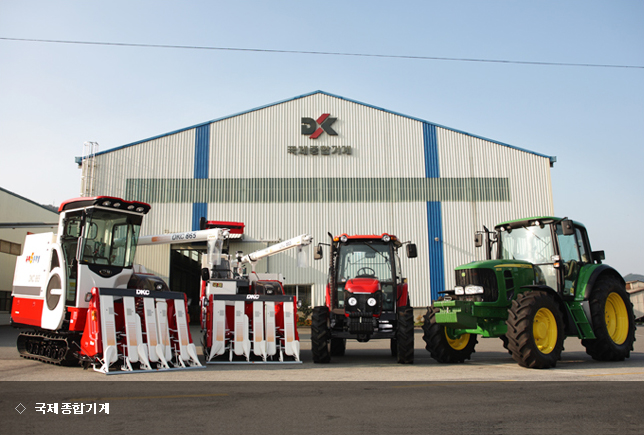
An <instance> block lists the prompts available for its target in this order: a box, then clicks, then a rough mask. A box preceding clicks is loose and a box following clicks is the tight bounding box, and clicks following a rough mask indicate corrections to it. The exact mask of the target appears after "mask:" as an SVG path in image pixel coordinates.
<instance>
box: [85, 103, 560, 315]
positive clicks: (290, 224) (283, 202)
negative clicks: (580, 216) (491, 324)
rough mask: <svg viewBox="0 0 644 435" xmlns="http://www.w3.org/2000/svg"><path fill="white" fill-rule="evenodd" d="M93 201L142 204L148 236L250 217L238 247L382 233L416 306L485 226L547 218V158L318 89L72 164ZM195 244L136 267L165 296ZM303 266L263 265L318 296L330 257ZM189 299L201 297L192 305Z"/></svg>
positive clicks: (155, 254) (288, 259) (469, 250)
mask: <svg viewBox="0 0 644 435" xmlns="http://www.w3.org/2000/svg"><path fill="white" fill-rule="evenodd" d="M77 162H78V163H79V164H80V165H81V167H82V168H83V171H84V173H87V174H89V175H88V178H86V182H85V189H86V193H87V194H91V195H110V196H116V197H122V198H124V199H127V200H137V201H143V202H147V203H149V204H150V205H151V206H152V210H151V212H150V213H149V214H148V216H147V217H146V219H145V220H144V224H143V227H142V229H141V234H142V235H152V234H163V233H174V232H181V231H186V230H190V229H198V226H199V219H200V218H201V217H206V218H207V219H208V220H216V221H232V222H241V223H243V224H244V226H245V227H244V233H243V236H242V237H241V238H238V239H234V240H233V241H232V243H231V251H232V252H234V251H244V252H245V253H248V252H251V251H254V250H257V249H261V248H264V247H266V246H269V245H271V244H273V243H277V242H279V241H283V240H286V239H288V238H291V237H294V236H297V235H299V234H303V233H307V234H310V235H312V236H313V237H314V243H315V244H317V243H320V242H321V243H328V242H329V235H328V234H329V233H331V234H332V235H340V234H342V233H347V234H350V235H352V234H382V233H385V232H386V233H390V234H395V235H396V236H398V237H399V238H400V239H401V240H402V241H404V242H406V241H411V242H413V243H415V244H416V245H417V247H418V257H417V258H415V259H407V258H405V256H404V255H402V257H403V258H401V260H402V268H403V275H404V276H405V277H406V278H407V279H408V283H409V289H410V294H411V303H412V305H413V306H414V307H422V306H427V305H429V304H430V303H431V301H432V300H433V299H435V298H437V297H438V292H439V291H442V290H445V289H447V288H452V287H453V286H454V276H453V275H454V272H453V269H454V267H456V266H458V265H460V264H463V263H467V262H470V261H474V260H477V259H482V258H483V257H484V252H483V251H482V250H476V248H475V247H474V233H475V231H478V230H482V228H483V225H486V226H488V227H492V226H493V225H495V224H496V223H498V222H501V221H504V220H508V219H516V218H521V217H527V216H534V215H552V214H553V202H552V188H551V177H550V168H551V167H552V165H553V163H554V162H555V158H554V157H550V156H546V155H543V154H539V153H536V152H533V151H528V150H525V149H522V148H519V147H516V146H511V145H508V144H504V143H500V142H497V141H494V140H490V139H485V138H482V137H479V136H476V135H474V134H470V133H465V132H463V131H459V130H455V129H452V128H448V127H444V126H440V125H437V124H434V123H432V122H430V121H425V120H422V119H418V118H414V117H411V116H406V115H403V114H399V113H395V112H392V111H390V110H386V109H383V108H379V107H374V106H371V105H368V104H364V103H361V102H357V101H353V100H350V99H347V98H344V97H341V96H337V95H332V94H329V93H326V92H322V91H316V92H312V93H310V94H306V95H301V96H298V97H295V98H291V99H288V100H284V101H281V102H278V103H274V104H269V105H266V106H262V107H258V108H255V109H251V110H248V111H245V112H242V113H238V114H233V115H230V116H226V117H224V118H220V119H215V120H213V121H208V122H204V123H201V124H197V125H194V126H191V127H186V128H183V129H180V130H177V131H172V132H169V133H164V134H160V135H158V136H155V137H152V138H150V139H145V140H141V141H138V142H134V143H130V144H127V145H123V146H120V147H117V148H113V149H110V150H106V151H102V152H97V153H94V154H89V155H86V156H83V158H78V159H77ZM203 249H204V247H203V246H198V245H190V244H184V245H163V246H151V247H147V246H146V247H139V249H138V251H137V262H138V263H141V264H143V265H144V266H145V267H146V268H147V270H148V271H150V272H153V273H155V274H158V275H160V276H162V277H164V278H165V279H166V280H168V282H169V284H170V287H171V288H172V289H173V290H182V291H185V292H186V293H188V294H189V297H190V296H194V295H196V294H197V292H198V289H196V288H194V287H195V280H196V281H197V282H198V276H199V268H200V260H199V256H200V255H201V254H200V251H202V250H203ZM307 250H308V254H309V267H306V268H298V267H297V259H296V253H295V252H294V251H288V252H286V253H284V254H281V255H276V256H273V257H270V258H268V259H265V260H262V261H261V262H260V264H259V265H258V268H257V271H258V272H270V273H281V274H283V275H284V278H285V285H286V288H287V291H288V292H289V293H297V294H298V296H299V298H300V299H302V300H303V301H304V302H305V303H306V304H309V303H310V304H311V305H319V304H322V303H323V298H324V288H325V285H326V281H327V269H328V255H327V256H325V258H324V259H323V260H321V261H313V260H312V257H313V255H312V249H311V248H307ZM193 303H196V301H195V302H193Z"/></svg>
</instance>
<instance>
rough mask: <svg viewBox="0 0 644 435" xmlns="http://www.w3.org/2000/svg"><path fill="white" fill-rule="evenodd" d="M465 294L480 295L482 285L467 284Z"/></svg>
mask: <svg viewBox="0 0 644 435" xmlns="http://www.w3.org/2000/svg"><path fill="white" fill-rule="evenodd" d="M465 294H466V295H480V294H483V287H481V286H480V285H468V286H467V287H465Z"/></svg>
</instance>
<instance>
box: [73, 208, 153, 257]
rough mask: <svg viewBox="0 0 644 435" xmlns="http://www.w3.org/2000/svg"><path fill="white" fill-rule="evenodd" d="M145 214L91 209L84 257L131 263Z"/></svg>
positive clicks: (83, 250) (82, 253)
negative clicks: (138, 214) (142, 215)
mask: <svg viewBox="0 0 644 435" xmlns="http://www.w3.org/2000/svg"><path fill="white" fill-rule="evenodd" d="M141 221H142V217H141V216H137V215H130V214H124V213H118V212H113V211H107V210H99V209H95V210H89V211H88V213H87V219H86V222H85V229H84V234H83V246H82V252H81V261H82V262H83V263H87V264H101V265H109V266H119V267H131V266H132V263H133V261H134V253H135V251H136V242H137V240H138V237H139V229H140V228H141Z"/></svg>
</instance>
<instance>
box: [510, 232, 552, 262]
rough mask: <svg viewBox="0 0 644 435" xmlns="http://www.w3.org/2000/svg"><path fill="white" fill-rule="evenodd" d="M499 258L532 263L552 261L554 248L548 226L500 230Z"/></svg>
mask: <svg viewBox="0 0 644 435" xmlns="http://www.w3.org/2000/svg"><path fill="white" fill-rule="evenodd" d="M500 243H501V246H500V253H501V255H500V258H501V259H505V260H524V261H528V262H530V263H532V264H547V263H552V256H553V255H554V248H553V245H552V235H551V233H550V226H545V227H543V228H541V227H539V226H533V227H522V228H515V229H513V230H511V231H502V232H501V242H500Z"/></svg>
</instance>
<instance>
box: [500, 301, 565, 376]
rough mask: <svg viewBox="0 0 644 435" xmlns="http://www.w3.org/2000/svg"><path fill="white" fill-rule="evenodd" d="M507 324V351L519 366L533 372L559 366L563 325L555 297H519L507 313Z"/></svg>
mask: <svg viewBox="0 0 644 435" xmlns="http://www.w3.org/2000/svg"><path fill="white" fill-rule="evenodd" d="M506 324H507V326H508V332H507V334H506V337H507V339H508V350H509V351H510V354H511V355H512V358H514V360H515V361H516V362H518V363H519V365H521V366H523V367H528V368H533V369H547V368H550V367H555V366H556V365H557V361H558V360H559V359H560V358H561V352H562V350H563V341H564V323H563V315H562V314H561V310H560V308H559V305H558V304H557V301H555V299H554V298H553V297H552V296H550V295H549V294H548V293H546V292H543V291H528V292H525V293H521V294H519V295H518V296H517V298H516V299H515V300H514V301H513V302H512V306H511V307H510V310H509V311H508V320H507V321H506Z"/></svg>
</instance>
